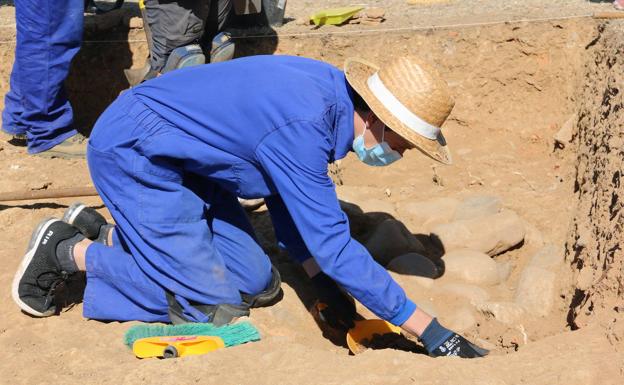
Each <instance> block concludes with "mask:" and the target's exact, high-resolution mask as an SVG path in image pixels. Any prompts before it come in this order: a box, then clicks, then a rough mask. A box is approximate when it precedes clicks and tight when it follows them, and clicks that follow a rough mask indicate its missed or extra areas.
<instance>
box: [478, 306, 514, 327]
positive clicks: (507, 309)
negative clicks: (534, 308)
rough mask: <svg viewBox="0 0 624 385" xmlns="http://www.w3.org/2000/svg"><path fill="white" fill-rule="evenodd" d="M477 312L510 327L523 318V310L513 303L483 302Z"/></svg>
mask: <svg viewBox="0 0 624 385" xmlns="http://www.w3.org/2000/svg"><path fill="white" fill-rule="evenodd" d="M477 310H479V311H480V312H481V313H483V314H485V315H486V316H489V317H493V318H494V319H495V320H497V321H499V322H502V323H504V324H508V325H512V324H514V323H516V321H517V320H519V319H520V318H522V317H523V316H524V309H523V308H522V307H521V306H519V305H518V304H517V303H514V302H483V303H480V304H477Z"/></svg>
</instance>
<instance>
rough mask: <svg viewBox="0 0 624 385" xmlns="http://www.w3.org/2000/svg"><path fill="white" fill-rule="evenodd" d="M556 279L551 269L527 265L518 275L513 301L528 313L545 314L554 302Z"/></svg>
mask: <svg viewBox="0 0 624 385" xmlns="http://www.w3.org/2000/svg"><path fill="white" fill-rule="evenodd" d="M556 279H557V275H556V274H555V273H554V272H552V271H549V270H546V269H543V268H541V267H535V266H527V267H526V268H525V269H524V271H523V272H522V274H521V275H520V280H519V281H518V287H517V289H516V295H515V302H516V303H517V304H518V305H519V306H521V307H522V308H523V309H525V310H526V311H527V313H529V314H532V315H535V316H538V317H545V316H547V315H548V314H549V313H550V311H551V310H552V308H553V306H554V304H555V288H556V284H555V283H556V281H555V280H556Z"/></svg>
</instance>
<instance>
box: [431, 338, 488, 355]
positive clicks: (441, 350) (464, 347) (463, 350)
mask: <svg viewBox="0 0 624 385" xmlns="http://www.w3.org/2000/svg"><path fill="white" fill-rule="evenodd" d="M488 353H489V351H488V350H486V349H483V348H480V347H478V346H477V345H475V344H473V343H472V342H470V341H468V340H467V339H465V338H464V337H462V336H460V335H459V334H457V333H453V334H451V335H450V336H449V337H448V338H447V339H445V340H444V341H442V343H441V344H440V345H439V346H438V347H436V348H434V349H432V350H431V351H430V352H429V355H430V356H431V357H445V356H455V357H461V358H477V357H484V356H486V355H487V354H488Z"/></svg>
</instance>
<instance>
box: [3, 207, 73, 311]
mask: <svg viewBox="0 0 624 385" xmlns="http://www.w3.org/2000/svg"><path fill="white" fill-rule="evenodd" d="M76 234H78V230H76V229H75V228H73V227H72V226H70V225H68V224H67V223H64V222H62V221H60V220H58V219H54V218H48V219H46V220H44V221H43V222H41V223H40V224H39V225H38V226H37V228H36V229H35V231H34V232H33V235H32V237H31V239H30V242H29V244H28V251H27V252H26V255H24V258H23V259H22V263H21V264H20V265H19V267H18V269H17V272H16V273H15V277H14V278H13V285H12V290H11V292H12V295H13V300H14V301H15V303H17V305H18V306H19V307H20V308H21V309H22V310H23V311H25V312H26V313H28V314H31V315H33V316H37V317H48V316H51V315H54V313H55V312H56V303H55V301H54V296H55V291H56V288H57V286H59V284H61V283H63V282H65V281H66V280H67V279H68V278H69V276H71V275H72V274H73V273H75V271H64V270H63V269H62V268H61V267H60V263H59V260H58V258H57V256H56V248H57V246H58V244H59V242H61V241H64V240H66V239H69V238H72V237H74V236H75V235H76Z"/></svg>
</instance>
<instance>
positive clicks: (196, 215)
mask: <svg viewBox="0 0 624 385" xmlns="http://www.w3.org/2000/svg"><path fill="white" fill-rule="evenodd" d="M119 104H123V103H119ZM130 104H131V103H130ZM126 107H127V106H126ZM135 112H136V109H135V110H133V109H132V108H131V106H130V112H128V110H124V109H123V108H119V109H115V108H112V109H111V108H109V110H107V112H106V113H105V115H104V116H103V117H102V118H101V119H100V121H99V122H98V124H106V125H111V126H113V127H115V128H116V130H117V132H118V133H119V135H118V136H98V135H97V133H96V134H95V135H94V136H93V137H92V138H91V140H90V145H89V149H88V154H87V159H88V162H89V169H90V171H91V176H92V179H93V180H94V183H95V186H96V188H97V189H98V192H99V193H100V196H101V197H102V199H103V200H104V203H105V204H106V206H107V207H108V208H109V211H110V212H111V215H112V216H113V218H114V220H115V223H116V236H117V237H118V238H119V242H118V243H119V246H115V247H105V246H103V245H99V244H93V245H91V246H90V247H89V249H88V251H87V287H86V290H85V296H84V315H85V316H86V317H89V318H95V319H114V320H141V321H161V322H166V321H168V320H169V318H168V314H167V309H168V308H167V301H166V296H165V293H166V291H168V292H170V293H172V294H174V295H175V296H176V299H178V302H179V303H181V304H183V306H184V304H185V303H188V302H189V301H192V302H196V303H201V304H207V305H211V304H235V305H240V304H241V295H240V294H241V292H242V293H247V294H257V293H259V292H261V291H262V290H264V289H266V287H267V286H268V284H269V282H270V280H271V264H270V261H269V258H268V257H267V255H266V254H265V253H264V251H263V250H262V248H261V247H260V246H259V245H258V243H257V241H256V239H255V236H254V234H253V230H252V227H251V225H250V223H249V221H248V219H247V217H246V214H245V212H244V210H243V209H242V207H241V206H240V204H239V203H238V200H237V198H236V196H235V195H233V194H231V193H230V192H228V191H226V190H224V189H223V188H221V187H220V186H218V185H217V184H215V183H212V182H211V181H209V180H206V179H205V178H201V177H198V176H196V175H192V174H189V173H186V172H185V171H184V169H183V168H182V167H180V165H179V164H176V162H175V161H169V160H162V159H159V158H158V157H152V158H151V159H149V158H147V157H146V156H144V154H142V153H141V146H140V145H136V146H131V147H130V148H128V147H126V146H123V145H121V146H120V145H114V146H109V144H110V141H116V142H117V143H123V142H135V143H136V142H139V143H143V144H144V145H146V146H147V144H146V143H145V142H149V146H150V147H151V146H154V147H158V144H157V143H156V144H155V143H154V141H158V140H164V141H167V140H168V138H167V129H168V128H167V126H166V124H165V123H163V122H161V121H160V120H159V119H158V118H157V117H155V115H154V114H153V113H145V112H139V113H138V115H140V116H138V117H136V115H135V118H134V119H133V118H131V117H128V116H127V114H129V115H130V116H132V115H133V114H134V113H135ZM141 119H142V122H141V123H139V124H137V122H136V120H141ZM146 126H147V128H146ZM137 127H140V128H137ZM142 130H145V133H146V134H147V133H149V136H150V139H148V140H146V141H141V139H140V138H136V137H133V135H134V134H135V133H137V132H141V131H142ZM154 131H157V132H154ZM189 311H190V312H189V313H188V314H189V315H190V316H191V317H192V318H194V319H193V320H194V321H196V322H207V321H208V319H207V318H202V315H197V314H193V313H192V309H191V310H189Z"/></svg>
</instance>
